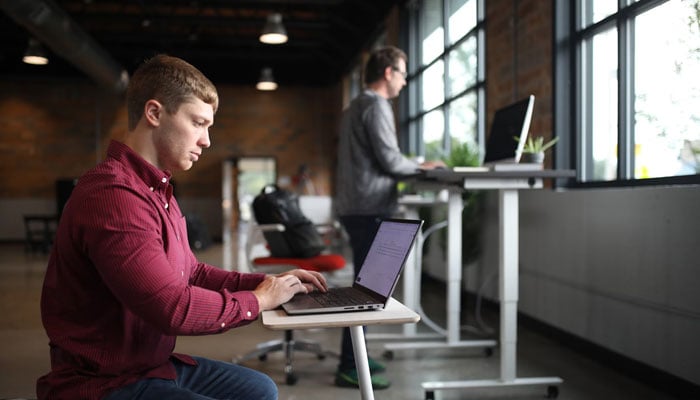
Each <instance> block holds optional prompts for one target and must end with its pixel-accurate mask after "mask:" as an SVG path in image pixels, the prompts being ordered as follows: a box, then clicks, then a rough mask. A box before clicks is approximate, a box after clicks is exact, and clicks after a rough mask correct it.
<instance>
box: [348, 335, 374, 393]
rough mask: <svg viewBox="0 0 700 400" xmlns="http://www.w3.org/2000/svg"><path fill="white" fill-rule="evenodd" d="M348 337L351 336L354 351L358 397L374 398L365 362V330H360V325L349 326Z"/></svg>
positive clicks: (367, 366)
mask: <svg viewBox="0 0 700 400" xmlns="http://www.w3.org/2000/svg"><path fill="white" fill-rule="evenodd" d="M350 337H352V348H353V350H354V352H355V368H357V376H358V378H359V380H360V395H361V397H360V398H361V399H362V400H374V392H373V391H372V377H371V376H370V374H369V363H368V362H367V345H366V344H365V332H364V331H363V330H362V326H361V325H357V326H351V327H350Z"/></svg>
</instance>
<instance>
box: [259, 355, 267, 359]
mask: <svg viewBox="0 0 700 400" xmlns="http://www.w3.org/2000/svg"><path fill="white" fill-rule="evenodd" d="M258 360H260V361H267V354H261V355H259V356H258Z"/></svg>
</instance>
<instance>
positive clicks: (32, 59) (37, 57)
mask: <svg viewBox="0 0 700 400" xmlns="http://www.w3.org/2000/svg"><path fill="white" fill-rule="evenodd" d="M22 61H24V62H25V63H27V64H33V65H46V64H48V63H49V59H48V57H46V52H45V51H44V48H43V47H41V43H39V41H38V40H36V39H33V38H32V39H29V45H28V46H27V51H26V52H24V57H23V58H22Z"/></svg>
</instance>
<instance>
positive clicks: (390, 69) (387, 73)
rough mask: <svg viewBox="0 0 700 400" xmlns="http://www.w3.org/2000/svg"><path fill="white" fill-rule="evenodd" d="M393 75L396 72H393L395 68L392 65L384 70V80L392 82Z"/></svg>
mask: <svg viewBox="0 0 700 400" xmlns="http://www.w3.org/2000/svg"><path fill="white" fill-rule="evenodd" d="M393 73H394V71H393V67H392V66H391V65H389V66H388V67H386V68H384V79H386V80H387V81H390V80H391V74H393Z"/></svg>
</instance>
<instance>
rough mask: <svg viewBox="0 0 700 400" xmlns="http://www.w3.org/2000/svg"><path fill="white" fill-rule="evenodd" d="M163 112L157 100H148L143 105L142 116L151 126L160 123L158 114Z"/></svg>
mask: <svg viewBox="0 0 700 400" xmlns="http://www.w3.org/2000/svg"><path fill="white" fill-rule="evenodd" d="M162 112H163V105H162V104H160V102H158V100H153V99H151V100H148V101H147V102H146V104H145V105H144V107H143V116H144V118H146V122H148V124H149V125H151V126H159V125H160V116H161V113H162Z"/></svg>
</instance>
